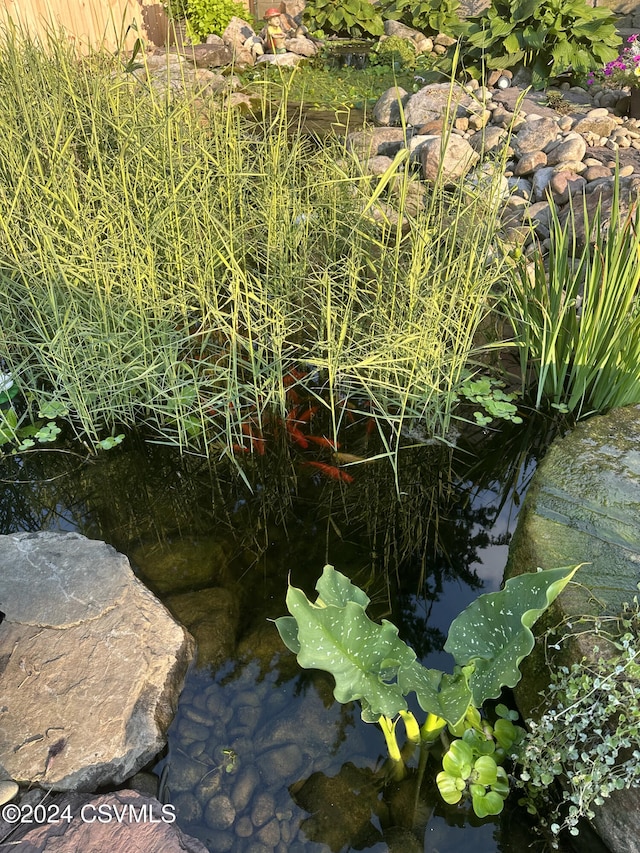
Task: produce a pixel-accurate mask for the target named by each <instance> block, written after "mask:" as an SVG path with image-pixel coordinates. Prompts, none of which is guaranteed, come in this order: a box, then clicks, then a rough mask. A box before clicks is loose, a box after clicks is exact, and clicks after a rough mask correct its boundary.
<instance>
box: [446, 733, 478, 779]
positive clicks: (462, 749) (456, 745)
mask: <svg viewBox="0 0 640 853" xmlns="http://www.w3.org/2000/svg"><path fill="white" fill-rule="evenodd" d="M472 768H473V750H472V749H471V747H470V746H469V744H468V743H465V742H464V741H463V740H454V741H452V743H451V746H450V747H449V749H448V751H447V752H445V754H444V756H443V758H442V769H443V770H444V771H445V773H448V774H449V775H450V776H458V777H459V778H460V779H465V780H466V779H468V778H469V776H471V770H472Z"/></svg>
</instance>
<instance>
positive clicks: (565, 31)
mask: <svg viewBox="0 0 640 853" xmlns="http://www.w3.org/2000/svg"><path fill="white" fill-rule="evenodd" d="M468 23H469V28H468V31H467V37H466V41H465V47H464V50H463V51H462V54H461V55H462V56H463V57H464V63H465V66H466V70H467V71H469V72H470V73H472V74H473V76H475V77H479V76H480V75H481V74H482V73H483V71H484V69H485V68H488V69H491V68H513V67H514V66H517V65H520V64H521V65H524V66H526V67H528V68H530V69H531V72H532V75H533V77H532V82H533V86H534V88H536V89H541V88H543V87H544V86H545V84H546V82H547V80H548V79H550V78H553V77H556V76H557V75H558V74H561V73H564V72H566V71H567V70H569V69H570V70H571V71H573V72H574V73H576V74H586V73H587V72H589V71H592V70H593V69H594V68H595V67H598V66H600V65H603V64H604V63H606V62H608V61H609V60H611V59H614V58H615V57H616V56H617V55H618V51H617V49H616V48H617V46H618V45H619V44H620V41H621V40H620V37H619V36H618V35H617V34H616V28H615V23H616V18H615V16H614V15H613V14H612V13H611V11H610V10H609V9H607V8H604V7H592V6H589V5H588V4H587V2H586V0H549V2H546V3H540V2H539V0H515V2H512V0H492V3H491V6H489V8H488V9H486V10H485V11H484V12H483V13H482V14H481V15H479V16H478V17H476V18H472V19H469V22H468Z"/></svg>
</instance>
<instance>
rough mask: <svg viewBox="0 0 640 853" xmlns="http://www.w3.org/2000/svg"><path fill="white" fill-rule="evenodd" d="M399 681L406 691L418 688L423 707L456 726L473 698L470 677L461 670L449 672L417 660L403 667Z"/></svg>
mask: <svg viewBox="0 0 640 853" xmlns="http://www.w3.org/2000/svg"><path fill="white" fill-rule="evenodd" d="M398 684H399V685H400V688H401V689H402V692H403V693H404V694H405V695H406V694H408V693H411V692H412V691H414V692H415V694H416V697H417V699H418V703H419V705H420V707H421V708H422V710H423V711H427V713H429V714H435V715H436V716H438V717H442V718H443V719H444V720H446V721H447V723H449V724H450V725H452V726H455V725H456V724H457V723H458V722H460V720H461V719H462V718H463V717H464V715H465V714H466V712H467V709H468V707H469V703H470V702H471V691H470V690H469V686H468V684H467V678H466V675H465V673H463V672H462V671H461V670H458V671H457V672H456V673H454V674H453V675H448V674H447V673H443V672H440V670H438V669H427V668H426V667H424V666H422V664H421V663H420V662H419V661H417V660H416V661H413V662H412V663H411V665H410V666H408V667H402V668H401V669H400V671H399V672H398Z"/></svg>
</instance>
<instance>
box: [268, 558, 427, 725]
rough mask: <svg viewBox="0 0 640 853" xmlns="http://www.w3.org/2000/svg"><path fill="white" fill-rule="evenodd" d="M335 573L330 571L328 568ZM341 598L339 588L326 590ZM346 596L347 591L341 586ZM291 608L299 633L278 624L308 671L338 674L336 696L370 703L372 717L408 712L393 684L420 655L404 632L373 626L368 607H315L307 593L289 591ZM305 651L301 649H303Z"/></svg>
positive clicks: (384, 623) (319, 604)
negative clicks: (316, 670)
mask: <svg viewBox="0 0 640 853" xmlns="http://www.w3.org/2000/svg"><path fill="white" fill-rule="evenodd" d="M328 568H330V567H328ZM322 588H323V591H324V594H325V595H326V594H327V590H329V591H330V594H331V595H334V594H336V586H335V585H332V584H327V585H322ZM340 588H341V590H342V592H344V591H345V589H346V587H345V586H344V585H343V586H342V587H340ZM286 601H287V607H288V609H289V612H290V613H291V616H292V617H293V620H294V621H295V623H296V630H297V633H296V631H294V629H293V624H292V623H291V622H290V621H289V620H288V618H287V617H283V618H281V619H278V620H276V627H277V628H278V631H279V632H280V636H281V637H282V639H283V641H284V642H285V644H286V645H287V646H288V647H289V648H291V649H292V651H296V649H298V650H297V651H296V654H297V657H298V663H299V664H300V666H302V667H304V668H305V669H323V670H325V671H326V672H329V673H331V675H333V677H334V679H335V682H336V686H335V689H334V696H335V697H336V699H337V700H338V701H339V702H351V701H353V700H355V699H360V700H364V706H365V709H366V713H367V716H369V717H375V718H377V717H380V716H383V715H384V716H386V717H395V715H396V714H397V713H398V712H399V711H401V710H402V711H403V710H405V709H406V707H407V703H406V701H405V699H404V696H403V695H402V691H401V689H400V687H399V686H398V684H397V683H396V682H394V681H393V679H394V678H395V677H396V675H397V672H398V670H399V669H400V668H401V667H404V666H409V665H410V664H411V663H412V662H413V661H414V660H415V652H414V651H413V650H412V649H411V648H409V646H407V644H406V643H404V642H403V641H402V640H401V639H400V638H399V637H398V629H397V628H396V626H395V625H393V624H391V622H387V621H386V620H383V621H382V624H377V623H376V622H372V621H371V619H369V617H368V616H367V615H366V613H365V612H364V606H363V605H362V604H360V603H358V602H357V601H353V600H349V601H347V603H346V605H345V606H344V607H337V606H335V605H326V604H325V603H324V602H323V601H322V600H319V602H317V603H315V604H313V603H312V602H310V601H309V599H308V598H307V596H306V595H305V594H304V592H303V591H302V590H301V589H297V588H296V587H293V586H289V589H288V591H287V599H286ZM298 647H299V648H298Z"/></svg>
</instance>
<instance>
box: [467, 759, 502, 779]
mask: <svg viewBox="0 0 640 853" xmlns="http://www.w3.org/2000/svg"><path fill="white" fill-rule="evenodd" d="M473 779H474V781H475V782H476V783H477V784H478V785H484V786H485V787H489V786H490V785H493V784H494V782H496V781H497V779H498V765H497V764H496V762H495V761H494V759H493V758H491V756H490V755H481V756H480V757H479V758H478V759H476V761H475V763H474V765H473Z"/></svg>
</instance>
